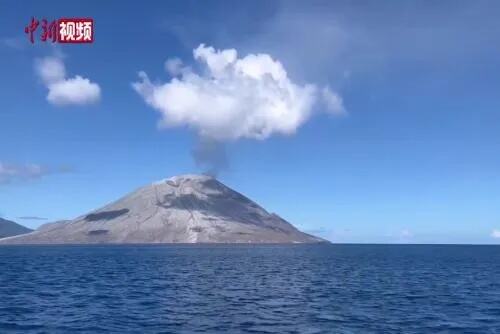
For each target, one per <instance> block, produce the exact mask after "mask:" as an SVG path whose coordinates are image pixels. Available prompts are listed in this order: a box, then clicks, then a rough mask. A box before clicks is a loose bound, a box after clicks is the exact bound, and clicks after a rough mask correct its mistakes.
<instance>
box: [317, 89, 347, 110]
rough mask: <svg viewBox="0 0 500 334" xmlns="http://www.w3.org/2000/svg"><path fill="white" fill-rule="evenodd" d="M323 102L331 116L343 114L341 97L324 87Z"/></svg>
mask: <svg viewBox="0 0 500 334" xmlns="http://www.w3.org/2000/svg"><path fill="white" fill-rule="evenodd" d="M321 93H322V94H323V101H324V103H325V105H326V108H327V110H328V111H329V112H331V113H332V114H338V115H342V114H344V112H345V110H344V105H343V103H342V97H340V95H339V94H337V93H335V92H334V91H332V90H331V89H330V87H324V88H323V90H322V92H321Z"/></svg>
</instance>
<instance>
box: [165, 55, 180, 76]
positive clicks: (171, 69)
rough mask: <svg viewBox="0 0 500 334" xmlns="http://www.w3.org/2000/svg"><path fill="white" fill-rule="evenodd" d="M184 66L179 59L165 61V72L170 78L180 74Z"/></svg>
mask: <svg viewBox="0 0 500 334" xmlns="http://www.w3.org/2000/svg"><path fill="white" fill-rule="evenodd" d="M183 67H184V65H183V63H182V60H180V59H179V58H169V59H167V61H165V71H167V73H169V74H170V75H172V76H177V75H179V74H181V73H182V69H183Z"/></svg>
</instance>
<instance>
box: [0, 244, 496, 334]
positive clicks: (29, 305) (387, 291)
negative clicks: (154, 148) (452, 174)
mask: <svg viewBox="0 0 500 334" xmlns="http://www.w3.org/2000/svg"><path fill="white" fill-rule="evenodd" d="M0 271H1V272H0V333H73V332H80V333H226V332H228V333H500V247H498V246H437V245H436V246H430V245H295V246H278V245H265V246H222V245H217V246H207V245H194V246H187V245H181V246H23V247H21V246H16V247H13V246H12V247H11V246H9V247H0Z"/></svg>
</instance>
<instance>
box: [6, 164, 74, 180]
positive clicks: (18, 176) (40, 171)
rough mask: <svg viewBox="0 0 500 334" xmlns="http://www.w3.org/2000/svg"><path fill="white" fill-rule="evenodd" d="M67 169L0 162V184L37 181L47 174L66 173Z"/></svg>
mask: <svg viewBox="0 0 500 334" xmlns="http://www.w3.org/2000/svg"><path fill="white" fill-rule="evenodd" d="M69 171H70V169H69V168H67V167H60V168H49V167H45V166H42V165H38V164H24V165H19V164H18V165H16V164H6V163H2V162H0V184H7V183H12V182H14V181H23V180H33V179H39V178H42V177H44V176H46V175H49V174H57V173H66V172H69Z"/></svg>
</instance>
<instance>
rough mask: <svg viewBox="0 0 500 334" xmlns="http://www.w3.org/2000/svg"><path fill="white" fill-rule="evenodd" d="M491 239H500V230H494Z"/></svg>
mask: <svg viewBox="0 0 500 334" xmlns="http://www.w3.org/2000/svg"><path fill="white" fill-rule="evenodd" d="M491 237H492V238H495V239H500V230H497V229H494V230H493V231H492V232H491Z"/></svg>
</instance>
